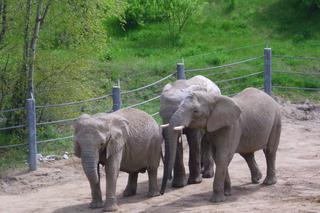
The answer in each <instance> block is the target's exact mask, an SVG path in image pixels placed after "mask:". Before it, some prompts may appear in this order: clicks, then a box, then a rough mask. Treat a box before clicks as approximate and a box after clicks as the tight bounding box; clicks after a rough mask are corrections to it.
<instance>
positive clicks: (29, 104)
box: [0, 46, 320, 171]
mask: <svg viewBox="0 0 320 213" xmlns="http://www.w3.org/2000/svg"><path fill="white" fill-rule="evenodd" d="M248 47H250V46H248ZM235 49H241V48H235ZM272 57H274V58H288V59H295V60H319V61H320V58H317V57H301V56H285V55H274V56H272V51H271V48H264V55H263V56H255V57H251V58H247V59H243V60H239V61H236V62H233V63H229V64H224V65H218V66H213V67H205V68H196V69H185V64H184V63H177V65H176V71H175V72H173V73H171V74H169V75H167V76H165V77H163V78H161V79H159V80H157V81H155V82H153V83H150V84H147V85H145V86H142V87H139V88H135V89H132V90H127V91H121V88H120V86H114V87H113V88H112V93H111V94H107V95H104V96H100V97H95V98H90V99H86V100H81V101H73V102H67V103H61V104H48V105H39V106H36V104H35V99H34V97H31V98H30V99H27V101H26V108H23V107H21V108H15V109H6V110H2V111H0V114H2V113H15V112H19V111H24V110H26V112H27V124H19V125H13V126H8V127H2V128H0V132H1V131H8V130H13V129H20V128H25V127H27V130H28V148H29V158H28V162H29V169H30V170H31V171H33V170H36V169H37V159H36V154H37V144H42V143H50V142H57V141H63V140H70V139H72V138H73V135H69V136H64V137H60V138H51V139H46V140H37V134H36V132H37V131H36V129H37V127H41V126H46V125H52V124H58V125H70V124H72V123H73V122H74V120H75V119H76V118H68V119H62V120H54V121H45V122H38V123H37V122H36V109H49V108H61V107H70V106H76V105H81V104H84V103H89V102H96V101H100V100H105V99H107V98H109V97H111V98H112V111H117V110H119V109H120V108H122V99H121V98H122V96H123V95H128V94H133V93H136V92H140V91H142V90H146V89H149V88H150V87H153V86H156V85H158V84H160V83H161V82H164V81H165V80H168V79H169V78H171V77H173V76H175V77H176V79H187V77H186V73H196V72H207V71H210V73H207V74H206V75H205V76H207V77H209V76H214V75H221V74H228V73H233V72H238V71H241V70H239V69H237V70H227V71H221V72H214V70H220V69H222V68H229V67H234V66H237V65H240V64H245V63H249V62H253V61H257V60H259V59H262V58H263V59H264V60H263V62H264V66H263V71H258V72H253V73H250V74H245V75H241V76H237V77H232V78H228V79H222V80H218V81H215V83H217V84H224V83H228V82H232V81H237V80H242V79H247V78H252V77H257V76H259V75H262V74H263V87H262V88H259V89H264V91H265V92H266V93H267V94H269V95H270V96H272V88H278V89H288V90H306V91H320V88H309V87H291V86H282V85H272V75H273V73H274V74H279V73H280V74H284V73H286V74H296V75H305V73H303V72H292V71H284V70H274V71H273V70H272ZM308 74H310V75H315V76H316V75H319V76H320V73H308ZM236 94H237V93H231V94H225V95H229V96H233V95H236ZM159 98H160V95H155V96H154V97H152V98H150V99H148V100H144V101H142V102H139V103H136V104H131V105H129V106H125V107H124V108H135V107H138V106H142V105H144V104H147V103H149V102H152V101H154V100H158V99H159ZM151 115H152V116H157V115H159V112H155V113H153V114H151ZM25 145H27V143H21V144H10V145H3V146H0V149H8V148H15V147H20V146H25Z"/></svg>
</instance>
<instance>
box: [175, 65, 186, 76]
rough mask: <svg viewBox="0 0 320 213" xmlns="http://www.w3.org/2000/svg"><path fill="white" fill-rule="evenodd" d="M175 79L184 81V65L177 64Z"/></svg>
mask: <svg viewBox="0 0 320 213" xmlns="http://www.w3.org/2000/svg"><path fill="white" fill-rule="evenodd" d="M177 79H178V80H180V79H186V73H185V71H184V63H177Z"/></svg>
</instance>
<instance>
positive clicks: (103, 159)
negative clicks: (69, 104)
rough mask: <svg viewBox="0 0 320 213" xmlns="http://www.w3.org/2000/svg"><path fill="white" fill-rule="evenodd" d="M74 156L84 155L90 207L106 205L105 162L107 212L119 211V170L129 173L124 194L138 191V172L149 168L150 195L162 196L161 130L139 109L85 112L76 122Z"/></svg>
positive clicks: (82, 161)
mask: <svg viewBox="0 0 320 213" xmlns="http://www.w3.org/2000/svg"><path fill="white" fill-rule="evenodd" d="M74 126H75V143H74V152H75V155H76V156H77V157H79V158H81V163H82V167H83V169H84V172H85V174H86V176H87V178H88V180H89V183H90V188H91V196H92V202H91V203H90V207H91V208H100V207H103V202H102V196H101V189H100V175H99V164H102V165H105V172H106V202H105V204H104V211H116V210H117V209H118V206H117V198H116V182H117V178H118V174H119V171H124V172H127V173H129V178H128V183H127V186H126V188H125V190H124V192H123V195H124V196H131V195H134V194H136V191H137V179H138V173H139V172H145V171H146V170H147V171H148V176H149V192H148V195H149V196H150V197H152V196H157V195H159V190H158V185H157V170H158V166H159V161H160V156H161V144H162V136H161V129H160V127H159V125H158V124H157V123H156V121H155V120H154V119H153V118H152V116H150V115H148V114H147V113H145V112H143V111H141V110H137V109H123V110H119V111H116V112H113V113H98V114H95V115H87V114H84V115H82V116H80V118H79V119H78V120H77V121H76V123H75V125H74Z"/></svg>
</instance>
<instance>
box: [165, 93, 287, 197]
mask: <svg viewBox="0 0 320 213" xmlns="http://www.w3.org/2000/svg"><path fill="white" fill-rule="evenodd" d="M170 125H172V126H174V129H175V130H176V131H181V129H182V128H183V127H193V128H201V129H205V130H206V131H207V133H208V134H207V140H209V141H210V143H211V145H212V150H213V157H214V161H215V164H216V172H215V177H214V183H213V195H212V198H211V201H212V202H221V201H224V200H225V195H231V182H230V178H229V173H228V166H229V163H230V161H231V160H232V158H233V155H234V153H240V154H241V155H242V156H243V157H244V158H245V159H246V161H247V163H248V166H249V168H250V171H251V175H252V179H253V182H258V181H259V179H260V178H261V172H260V171H259V168H258V167H257V165H256V162H255V160H254V152H255V151H257V150H259V149H263V151H264V154H265V157H266V162H267V175H266V178H265V180H264V182H263V183H264V184H266V185H271V184H275V183H276V182H277V178H276V171H275V160H276V151H277V148H278V145H279V138H280V133H281V115H280V107H279V105H278V104H277V103H276V102H275V101H274V100H273V99H272V98H271V97H270V96H269V95H267V94H266V93H264V92H262V91H260V90H257V89H254V88H247V89H245V90H244V91H242V92H241V93H239V94H238V95H236V96H234V97H233V98H229V97H227V96H222V95H215V94H213V93H206V92H201V91H199V92H194V93H192V94H191V95H189V96H188V97H186V98H185V99H184V101H183V103H182V104H181V105H180V107H179V109H178V110H177V111H176V112H175V114H174V115H173V118H172V119H171V122H170Z"/></svg>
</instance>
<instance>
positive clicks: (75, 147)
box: [73, 117, 81, 158]
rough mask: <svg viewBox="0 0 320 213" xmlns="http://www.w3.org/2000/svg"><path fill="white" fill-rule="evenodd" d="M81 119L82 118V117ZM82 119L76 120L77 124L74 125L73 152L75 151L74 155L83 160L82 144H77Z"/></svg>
mask: <svg viewBox="0 0 320 213" xmlns="http://www.w3.org/2000/svg"><path fill="white" fill-rule="evenodd" d="M80 118H81V117H80ZM80 118H78V119H77V120H76V122H75V123H74V124H73V127H74V135H75V136H74V142H73V151H74V155H75V156H77V157H78V158H81V147H80V144H79V143H78V142H77V138H76V135H77V133H78V131H79V128H80V127H79V122H80Z"/></svg>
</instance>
